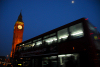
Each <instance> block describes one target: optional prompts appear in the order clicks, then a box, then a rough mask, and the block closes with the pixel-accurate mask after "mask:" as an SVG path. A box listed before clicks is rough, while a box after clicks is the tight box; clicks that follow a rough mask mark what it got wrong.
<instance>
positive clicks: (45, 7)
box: [0, 0, 100, 56]
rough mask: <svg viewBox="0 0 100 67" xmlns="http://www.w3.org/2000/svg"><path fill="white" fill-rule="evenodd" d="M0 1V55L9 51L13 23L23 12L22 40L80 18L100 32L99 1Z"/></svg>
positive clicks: (4, 54) (5, 54)
mask: <svg viewBox="0 0 100 67" xmlns="http://www.w3.org/2000/svg"><path fill="white" fill-rule="evenodd" d="M73 1H74V3H72V0H0V56H7V55H8V54H10V52H11V47H12V41H13V30H14V24H15V23H16V21H17V19H18V16H19V14H20V11H21V10H22V16H23V18H22V19H23V22H24V33H23V41H25V40H28V39H30V38H33V37H35V36H38V35H40V34H43V33H45V32H48V31H50V30H53V29H55V28H58V27H60V26H62V25H65V24H67V23H70V22H72V21H75V20H77V19H80V18H82V17H86V18H88V20H89V21H90V22H91V23H92V24H93V25H94V26H96V27H97V29H98V31H100V0H73Z"/></svg>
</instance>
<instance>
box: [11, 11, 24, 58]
mask: <svg viewBox="0 0 100 67" xmlns="http://www.w3.org/2000/svg"><path fill="white" fill-rule="evenodd" d="M23 30H24V22H23V21H22V14H21V12H20V15H19V17H18V19H17V21H16V23H15V25H14V32H13V43H12V50H11V55H10V57H12V55H13V54H14V53H15V48H16V45H17V44H19V43H21V42H22V39H23Z"/></svg>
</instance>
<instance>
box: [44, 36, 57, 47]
mask: <svg viewBox="0 0 100 67" xmlns="http://www.w3.org/2000/svg"><path fill="white" fill-rule="evenodd" d="M45 42H46V43H47V44H48V45H50V44H52V43H54V42H57V38H56V36H54V37H50V38H47V39H45Z"/></svg>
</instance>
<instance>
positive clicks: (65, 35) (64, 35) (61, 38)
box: [59, 35, 68, 39]
mask: <svg viewBox="0 0 100 67" xmlns="http://www.w3.org/2000/svg"><path fill="white" fill-rule="evenodd" d="M67 37H68V36H66V35H64V36H61V37H60V38H59V39H62V38H67Z"/></svg>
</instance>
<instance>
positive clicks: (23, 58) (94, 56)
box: [14, 18, 100, 67]
mask: <svg viewBox="0 0 100 67" xmlns="http://www.w3.org/2000/svg"><path fill="white" fill-rule="evenodd" d="M99 36H100V33H99V32H98V31H97V28H96V27H95V26H93V25H92V24H91V23H90V22H89V21H88V20H87V19H86V18H81V19H78V20H76V21H74V22H71V23H68V24H66V25H64V26H61V27H59V28H56V29H54V30H51V31H49V32H46V33H44V34H41V35H39V36H36V37H34V38H31V39H29V40H26V41H24V42H22V43H20V44H17V46H16V52H15V54H14V65H16V66H22V67H100V38H99Z"/></svg>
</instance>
